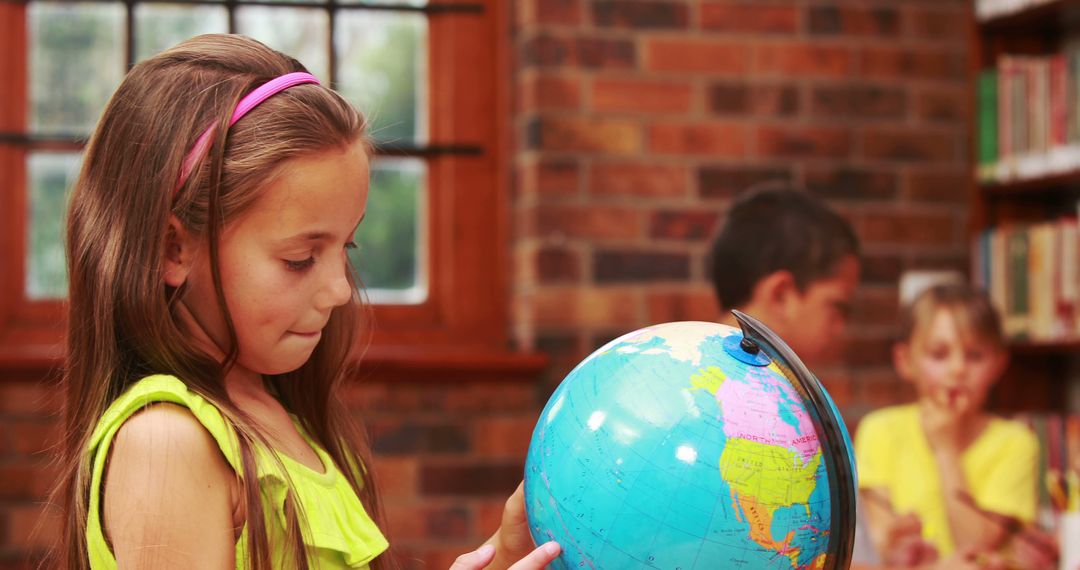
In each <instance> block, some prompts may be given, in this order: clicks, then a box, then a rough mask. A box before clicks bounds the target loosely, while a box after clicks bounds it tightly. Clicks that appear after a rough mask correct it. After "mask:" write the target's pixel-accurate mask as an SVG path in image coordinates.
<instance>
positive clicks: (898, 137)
mask: <svg viewBox="0 0 1080 570" xmlns="http://www.w3.org/2000/svg"><path fill="white" fill-rule="evenodd" d="M963 140H964V135H963V134H960V133H940V132H934V131H927V130H926V129H919V128H872V129H866V130H865V131H863V144H862V151H863V154H864V156H866V157H867V158H873V159H879V160H896V161H903V162H950V161H954V160H957V159H959V158H960V150H961V148H962V146H963Z"/></svg>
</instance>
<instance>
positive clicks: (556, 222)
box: [537, 205, 643, 240]
mask: <svg viewBox="0 0 1080 570" xmlns="http://www.w3.org/2000/svg"><path fill="white" fill-rule="evenodd" d="M537 218H538V219H537V224H538V231H539V233H540V235H541V236H544V237H559V236H565V237H569V238H584V239H599V240H603V239H632V238H636V237H639V236H641V235H643V232H642V228H641V225H642V222H641V221H640V220H641V214H640V212H639V211H638V210H637V209H634V208H626V207H617V206H546V205H545V206H541V207H540V208H539V209H538V216H537Z"/></svg>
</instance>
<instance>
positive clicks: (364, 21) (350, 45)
mask: <svg viewBox="0 0 1080 570" xmlns="http://www.w3.org/2000/svg"><path fill="white" fill-rule="evenodd" d="M336 27H337V29H336V30H334V32H335V33H334V49H335V50H337V51H336V53H337V56H338V69H337V88H338V91H340V92H341V94H342V95H344V96H345V98H346V99H348V100H349V101H351V102H352V103H353V105H356V106H357V107H358V108H359V109H360V110H361V111H362V112H363V113H364V115H366V116H367V117H368V120H369V121H371V129H370V131H369V133H370V135H371V136H372V138H374V139H375V140H376V141H378V142H391V143H416V144H424V143H426V142H427V108H428V104H427V67H428V51H427V50H428V47H427V45H428V42H427V35H428V27H427V17H426V16H425V15H423V14H414V13H407V12H382V11H377V10H376V11H368V10H343V11H341V12H340V13H339V14H338V17H337V24H336Z"/></svg>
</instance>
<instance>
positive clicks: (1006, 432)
mask: <svg viewBox="0 0 1080 570" xmlns="http://www.w3.org/2000/svg"><path fill="white" fill-rule="evenodd" d="M983 435H984V438H983V439H986V440H989V441H991V442H993V445H994V447H1009V448H1012V449H1013V450H1014V451H1016V450H1024V449H1027V450H1032V451H1034V452H1035V453H1038V450H1039V438H1038V436H1036V435H1035V432H1034V431H1032V430H1031V428H1030V427H1028V425H1027V424H1025V423H1024V422H1022V421H1019V420H1015V419H1009V418H1004V417H1000V416H996V415H995V416H991V417H990V421H989V423H988V424H987V429H986V430H984V431H983Z"/></svg>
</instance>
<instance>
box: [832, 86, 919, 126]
mask: <svg viewBox="0 0 1080 570" xmlns="http://www.w3.org/2000/svg"><path fill="white" fill-rule="evenodd" d="M812 101H813V104H812V106H811V111H812V112H813V114H814V115H817V116H822V117H830V118H844V119H854V120H862V119H900V118H903V117H904V116H906V115H907V111H908V100H907V92H906V91H905V90H904V89H903V88H901V87H887V86H883V85H866V84H855V85H822V86H818V87H815V88H814V91H813V95H812Z"/></svg>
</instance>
